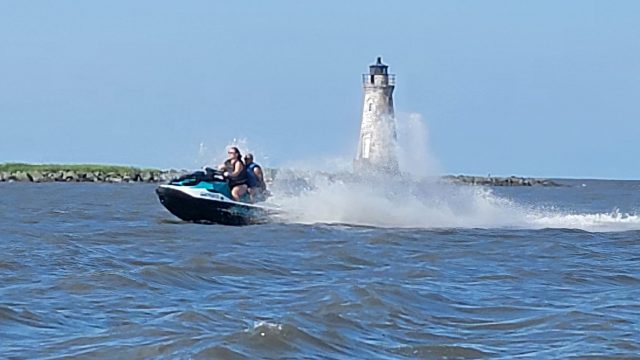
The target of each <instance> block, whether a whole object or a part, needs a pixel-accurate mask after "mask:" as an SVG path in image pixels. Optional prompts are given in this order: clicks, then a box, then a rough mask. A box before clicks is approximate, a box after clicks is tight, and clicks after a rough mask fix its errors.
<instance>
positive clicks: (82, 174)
mask: <svg viewBox="0 0 640 360" xmlns="http://www.w3.org/2000/svg"><path fill="white" fill-rule="evenodd" d="M264 172H265V178H266V179H267V180H269V182H272V181H273V179H274V178H275V177H276V175H277V173H278V169H270V168H265V169H264ZM186 173H188V171H186V170H173V169H171V170H158V169H139V168H133V167H125V166H100V165H69V166H65V165H28V164H2V165H0V182H31V183H47V182H93V183H115V184H117V183H166V182H169V181H170V180H172V179H174V178H176V177H178V176H181V175H184V174H186ZM441 179H442V180H443V181H445V182H449V183H452V184H458V185H480V186H543V187H554V186H562V185H561V184H558V183H557V182H555V181H553V180H549V179H541V178H528V177H517V176H510V177H497V176H495V177H494V176H488V177H485V176H467V175H445V176H442V178H441Z"/></svg>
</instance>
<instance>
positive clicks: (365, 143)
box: [362, 136, 371, 159]
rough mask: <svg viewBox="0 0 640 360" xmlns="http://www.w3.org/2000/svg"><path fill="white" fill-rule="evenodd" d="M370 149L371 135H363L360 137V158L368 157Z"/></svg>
mask: <svg viewBox="0 0 640 360" xmlns="http://www.w3.org/2000/svg"><path fill="white" fill-rule="evenodd" d="M370 150H371V137H369V136H365V137H364V138H363V139H362V158H363V159H368V158H369V151H370Z"/></svg>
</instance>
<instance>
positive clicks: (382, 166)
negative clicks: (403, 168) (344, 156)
mask: <svg viewBox="0 0 640 360" xmlns="http://www.w3.org/2000/svg"><path fill="white" fill-rule="evenodd" d="M353 171H354V172H355V173H357V174H361V173H365V174H376V175H395V174H398V173H400V167H399V166H398V162H397V161H394V160H389V161H382V162H379V161H376V162H372V161H371V160H369V159H355V160H353Z"/></svg>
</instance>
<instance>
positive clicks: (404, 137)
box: [396, 113, 442, 178]
mask: <svg viewBox="0 0 640 360" xmlns="http://www.w3.org/2000/svg"><path fill="white" fill-rule="evenodd" d="M396 124H397V130H398V144H397V154H398V162H399V163H400V169H401V170H402V172H404V173H406V174H410V175H412V176H414V177H418V178H424V177H429V176H437V175H440V174H442V169H441V167H440V163H439V162H438V160H437V159H436V157H435V156H433V154H432V152H431V149H430V147H429V130H428V129H427V125H426V122H425V121H424V119H423V118H422V115H420V114H418V113H409V114H399V115H398V116H397V117H396Z"/></svg>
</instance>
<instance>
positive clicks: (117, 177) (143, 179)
mask: <svg viewBox="0 0 640 360" xmlns="http://www.w3.org/2000/svg"><path fill="white" fill-rule="evenodd" d="M184 173H185V172H184V171H178V170H162V171H161V170H148V171H147V170H131V171H108V172H107V171H77V170H59V171H42V170H30V171H12V172H7V171H0V182H33V183H44V182H98V183H162V182H168V181H170V180H171V179H173V178H175V177H178V176H180V175H182V174H184Z"/></svg>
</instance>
